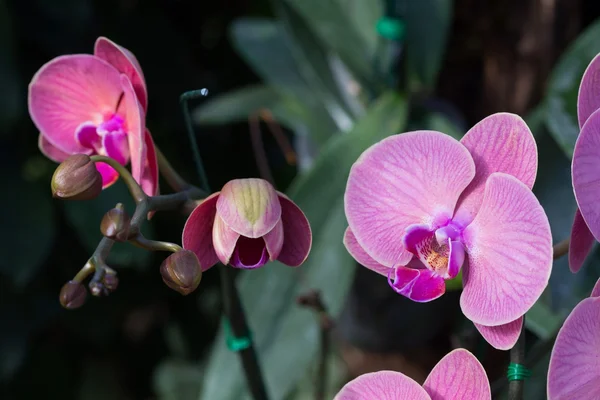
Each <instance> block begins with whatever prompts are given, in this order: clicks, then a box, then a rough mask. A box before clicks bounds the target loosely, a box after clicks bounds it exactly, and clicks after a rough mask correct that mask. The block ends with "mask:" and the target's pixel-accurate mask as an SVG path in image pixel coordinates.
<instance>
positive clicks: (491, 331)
mask: <svg viewBox="0 0 600 400" xmlns="http://www.w3.org/2000/svg"><path fill="white" fill-rule="evenodd" d="M522 327H523V317H520V318H517V319H516V320H514V321H512V322H509V323H508V324H503V325H498V326H485V325H480V324H475V328H477V330H478V331H479V333H481V336H483V338H484V339H485V340H486V341H487V342H488V343H489V344H490V345H492V347H494V348H496V349H498V350H509V349H512V348H513V346H514V345H515V343H517V340H518V339H519V335H520V334H521V329H522Z"/></svg>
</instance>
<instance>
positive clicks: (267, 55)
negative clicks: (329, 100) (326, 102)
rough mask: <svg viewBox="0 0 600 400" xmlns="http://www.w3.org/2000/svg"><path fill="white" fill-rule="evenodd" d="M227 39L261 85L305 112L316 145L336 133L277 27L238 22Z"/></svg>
mask: <svg viewBox="0 0 600 400" xmlns="http://www.w3.org/2000/svg"><path fill="white" fill-rule="evenodd" d="M230 35H231V40H232V42H233V45H234V47H235V48H236V50H237V51H238V53H239V54H240V55H241V56H242V57H243V58H244V59H245V60H246V62H247V63H248V64H249V65H250V66H251V67H252V69H253V70H254V71H255V72H256V73H257V74H258V75H259V76H260V77H261V78H262V80H263V81H264V82H265V83H267V84H268V85H270V86H273V88H275V89H276V90H277V91H278V92H280V93H281V94H282V95H284V96H285V97H292V98H293V99H294V100H296V102H297V103H301V104H302V108H303V109H305V110H308V112H305V113H303V116H304V117H303V122H304V124H305V125H306V126H307V127H308V128H309V129H310V132H311V136H312V137H313V139H314V140H315V141H316V142H317V143H324V142H325V141H326V140H327V139H328V138H329V137H330V136H331V135H332V134H333V133H335V132H337V131H338V130H339V129H340V127H339V126H338V125H337V124H336V122H335V121H334V120H333V119H332V118H331V116H330V115H329V114H328V112H327V111H326V108H325V107H324V106H323V103H322V102H321V99H320V98H319V96H315V93H314V92H313V91H312V90H311V88H310V87H309V84H308V83H307V82H306V80H305V78H304V77H303V76H302V74H301V73H300V70H299V68H300V67H301V66H302V63H301V62H300V63H299V61H298V60H297V59H296V58H295V56H294V51H293V50H292V48H291V43H292V42H291V39H290V38H289V36H288V35H287V33H286V32H285V30H284V29H283V28H282V27H281V25H280V24H278V23H277V22H275V21H272V20H269V19H264V18H240V19H238V20H236V21H234V23H233V24H232V25H231V29H230Z"/></svg>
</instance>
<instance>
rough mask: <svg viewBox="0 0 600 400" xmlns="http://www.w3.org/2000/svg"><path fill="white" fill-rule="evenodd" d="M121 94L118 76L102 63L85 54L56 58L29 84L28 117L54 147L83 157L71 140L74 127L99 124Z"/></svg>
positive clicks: (111, 110) (111, 109)
mask: <svg viewBox="0 0 600 400" xmlns="http://www.w3.org/2000/svg"><path fill="white" fill-rule="evenodd" d="M121 93H122V89H121V85H120V81H119V73H118V72H117V70H116V69H114V68H113V67H112V66H111V65H110V64H108V63H107V62H106V61H103V60H101V59H99V58H97V57H94V56H91V55H87V54H79V55H69V56H62V57H57V58H55V59H53V60H52V61H50V62H48V63H46V64H45V65H44V66H43V67H42V68H40V70H39V71H38V72H37V73H36V74H35V76H34V77H33V79H32V80H31V83H30V84H29V114H30V115H31V119H32V120H33V122H34V123H35V125H36V126H37V128H38V129H39V130H40V132H41V133H42V134H43V135H44V136H45V137H46V139H47V140H48V141H49V142H50V143H51V144H52V145H53V146H54V147H56V148H58V149H59V150H61V151H63V152H65V153H69V154H75V153H85V152H86V151H87V149H86V148H84V147H83V146H81V145H80V144H79V143H78V142H77V140H76V139H75V131H76V130H77V127H78V126H79V125H80V124H82V123H83V122H86V121H92V122H94V123H97V124H98V123H101V122H102V120H103V117H104V116H105V115H107V114H110V113H114V112H115V108H116V106H117V102H118V101H119V97H120V96H121Z"/></svg>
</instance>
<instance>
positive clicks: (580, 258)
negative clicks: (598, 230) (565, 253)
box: [569, 208, 595, 273]
mask: <svg viewBox="0 0 600 400" xmlns="http://www.w3.org/2000/svg"><path fill="white" fill-rule="evenodd" d="M594 241H595V239H594V235H592V232H590V228H588V226H587V224H586V223H585V221H584V220H583V217H582V216H581V212H580V211H579V208H578V209H577V211H576V212H575V219H574V220H573V227H572V228H571V240H570V241H569V269H570V270H571V272H573V273H575V272H577V271H579V270H580V269H581V267H582V266H583V263H584V262H585V258H586V257H587V255H588V254H589V253H590V251H591V250H592V247H593V246H594Z"/></svg>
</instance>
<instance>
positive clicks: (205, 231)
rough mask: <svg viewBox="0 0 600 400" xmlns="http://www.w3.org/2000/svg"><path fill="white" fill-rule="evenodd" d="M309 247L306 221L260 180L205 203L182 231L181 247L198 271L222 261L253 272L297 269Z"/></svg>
mask: <svg viewBox="0 0 600 400" xmlns="http://www.w3.org/2000/svg"><path fill="white" fill-rule="evenodd" d="M311 243H312V234H311V230H310V225H309V223H308V220H307V219H306V217H305V216H304V213H303V212H302V210H300V208H298V206H297V205H296V204H294V202H292V201H291V200H290V199H289V198H287V197H286V196H285V195H284V194H282V193H279V192H277V191H275V189H274V188H273V186H271V184H270V183H269V182H267V181H265V180H263V179H236V180H233V181H230V182H228V183H227V184H225V186H223V189H221V191H220V192H217V193H214V194H212V195H211V196H209V197H207V198H206V199H205V200H204V201H203V202H202V203H200V205H199V206H198V207H196V208H195V209H194V211H192V213H191V214H190V216H189V218H188V220H187V222H186V224H185V227H184V228H183V247H184V248H185V249H187V250H191V251H193V252H194V253H196V255H197V256H198V260H199V261H200V265H201V266H202V269H203V270H207V269H208V268H210V267H212V266H213V265H215V264H216V263H217V262H219V261H221V262H222V263H223V264H225V265H228V264H229V265H231V266H233V267H236V268H247V269H251V268H258V267H262V266H263V265H265V264H266V263H267V262H268V261H274V260H279V261H281V262H282V263H284V264H286V265H289V266H292V267H296V266H299V265H300V264H302V263H303V262H304V260H306V257H307V256H308V253H309V251H310V247H311Z"/></svg>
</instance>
